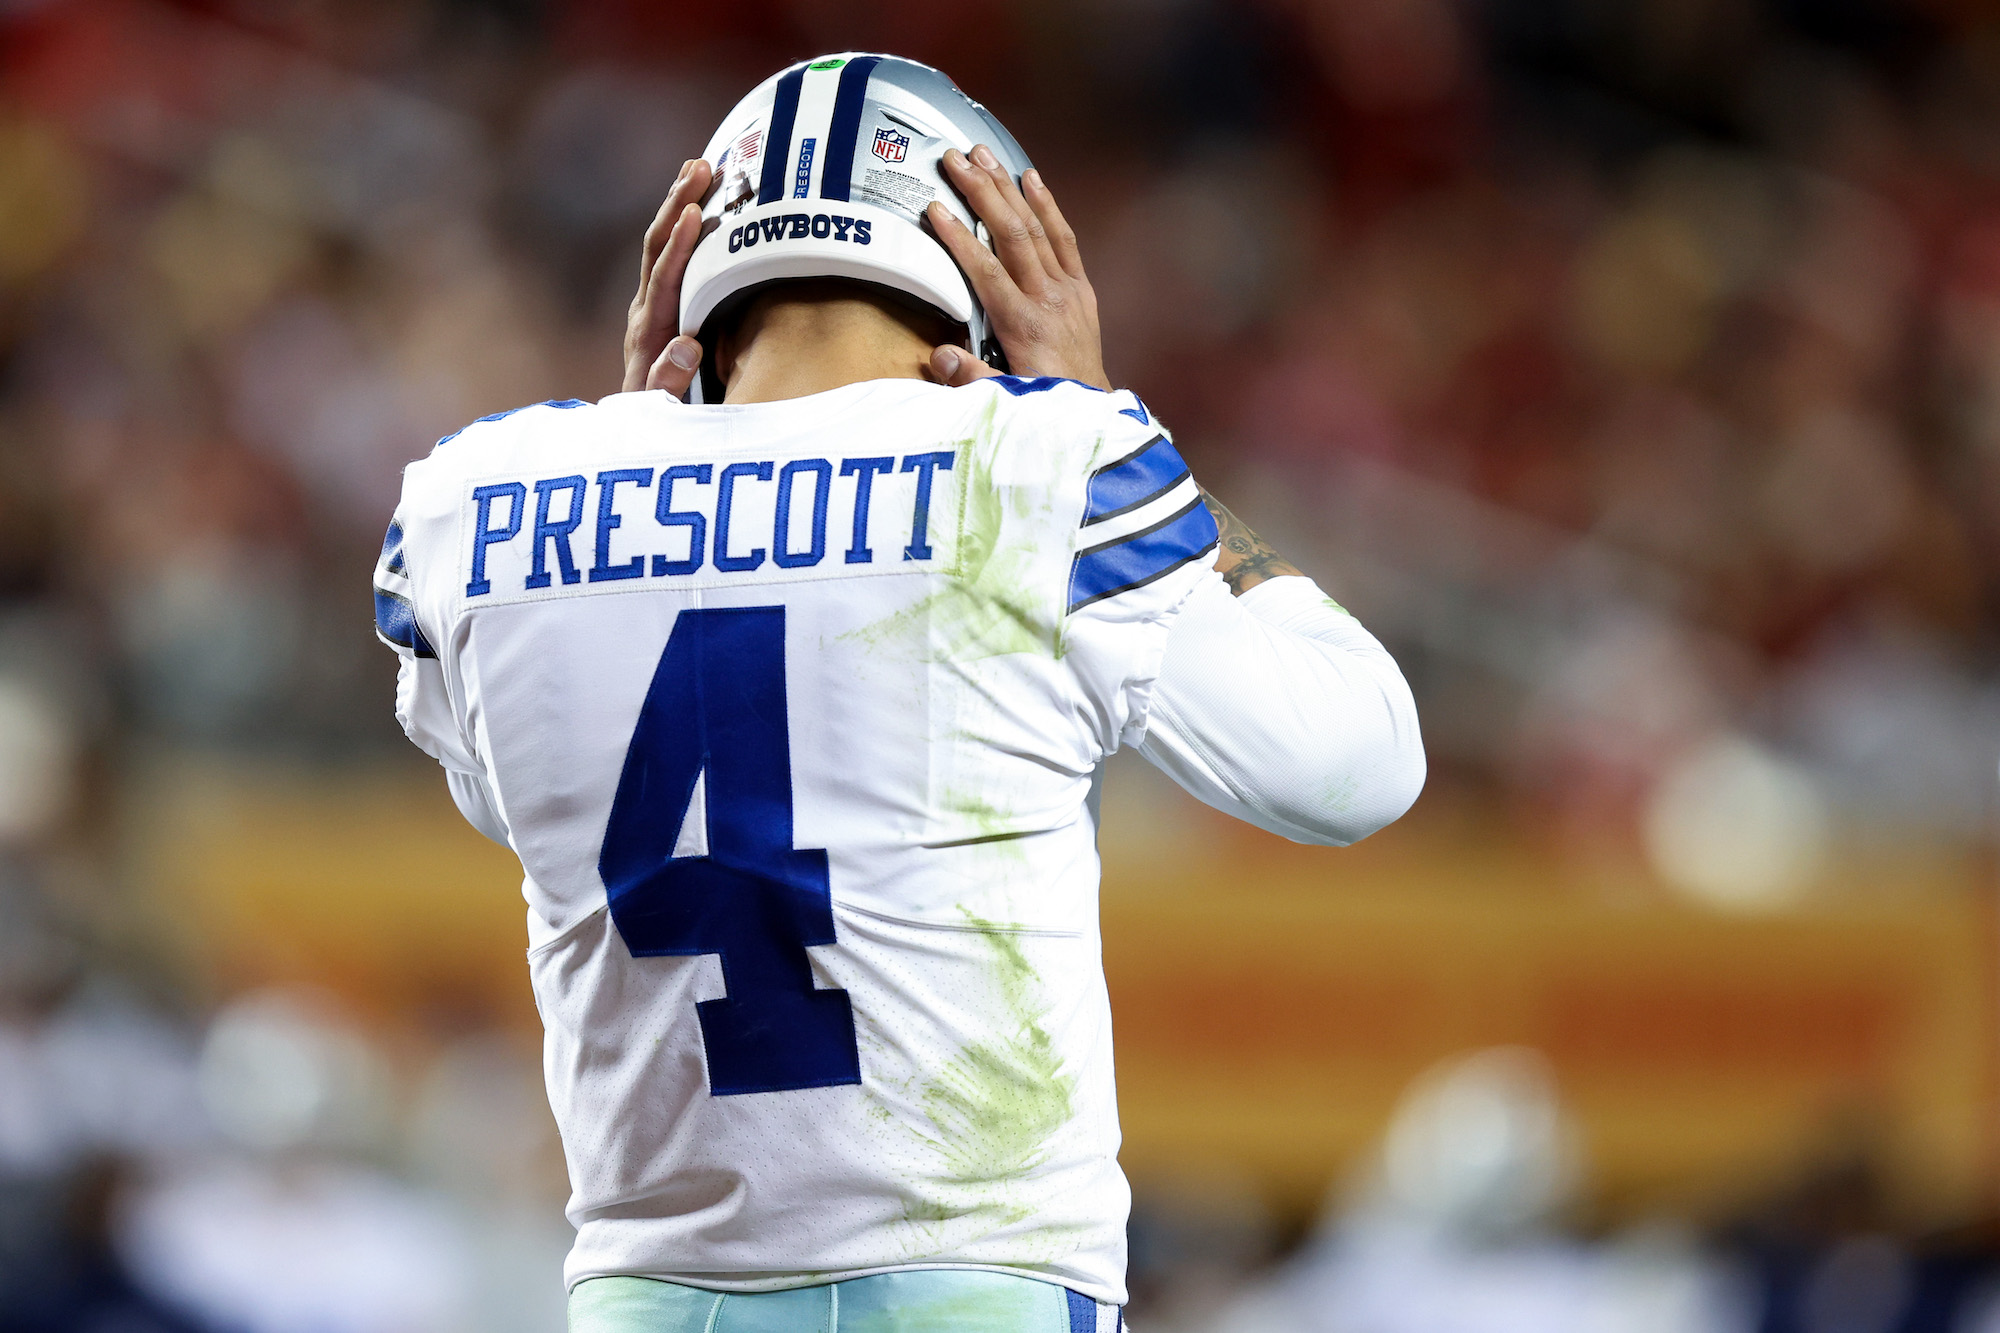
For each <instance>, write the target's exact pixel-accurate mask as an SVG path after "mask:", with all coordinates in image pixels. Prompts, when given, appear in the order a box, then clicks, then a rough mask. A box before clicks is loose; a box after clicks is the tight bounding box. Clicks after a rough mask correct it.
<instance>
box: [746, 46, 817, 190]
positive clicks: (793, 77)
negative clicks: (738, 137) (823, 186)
mask: <svg viewBox="0 0 2000 1333" xmlns="http://www.w3.org/2000/svg"><path fill="white" fill-rule="evenodd" d="M805 81H806V72H805V70H804V69H803V68H800V69H795V70H793V71H792V72H791V73H789V74H787V75H785V76H784V77H783V78H781V79H779V80H778V97H777V101H776V102H774V103H773V104H772V106H771V129H770V132H769V133H768V134H766V135H765V136H764V175H763V177H762V179H760V180H759V181H758V182H757V202H758V203H760V204H771V203H776V202H777V201H778V200H780V199H783V198H784V197H785V169H786V168H787V167H788V166H790V165H791V161H792V122H793V121H795V120H797V119H798V115H799V87H800V85H802V84H804V83H805Z"/></svg>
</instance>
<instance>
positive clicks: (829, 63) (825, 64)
mask: <svg viewBox="0 0 2000 1333" xmlns="http://www.w3.org/2000/svg"><path fill="white" fill-rule="evenodd" d="M846 63H847V62H846V61H845V60H818V61H814V62H813V63H812V64H810V65H807V66H806V68H807V69H839V68H840V67H841V66H842V65H845V64H846Z"/></svg>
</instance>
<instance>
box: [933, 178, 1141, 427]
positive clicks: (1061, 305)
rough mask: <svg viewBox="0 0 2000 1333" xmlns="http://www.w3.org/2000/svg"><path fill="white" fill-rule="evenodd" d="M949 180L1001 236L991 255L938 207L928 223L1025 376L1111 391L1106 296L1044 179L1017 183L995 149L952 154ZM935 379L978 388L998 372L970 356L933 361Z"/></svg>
mask: <svg viewBox="0 0 2000 1333" xmlns="http://www.w3.org/2000/svg"><path fill="white" fill-rule="evenodd" d="M944 167H945V173H946V174H947V175H948V176H949V177H950V178H951V180H952V182H953V183H954V184H956V185H957V186H958V189H959V193H961V194H963V195H964V196H965V198H966V201H967V202H968V203H970V204H971V205H972V211H973V212H974V213H976V214H978V216H979V219H980V221H982V222H984V223H985V224H986V230H987V231H988V232H990V233H991V234H992V236H993V249H991V250H989V249H987V248H986V247H985V246H984V245H983V244H981V243H980V240H979V238H978V237H977V236H976V235H974V234H973V232H972V229H971V228H969V227H967V226H966V225H965V224H964V223H963V222H960V221H959V220H958V218H957V217H956V216H955V215H954V214H953V213H952V211H951V210H950V209H948V208H946V207H945V206H944V205H943V204H940V203H933V204H932V205H931V206H930V207H929V208H928V209H927V210H926V211H925V216H926V217H927V218H928V219H929V220H930V224H931V230H932V231H934V232H936V233H937V238H938V240H940V241H942V242H943V243H944V246H945V248H946V249H947V250H949V251H951V254H952V257H953V258H954V259H956V260H957V261H958V266H959V267H960V268H961V269H963V270H964V271H965V276H966V277H967V279H968V280H970V281H971V283H972V290H973V292H974V293H975V294H976V295H977V296H978V297H979V304H980V305H981V306H983V307H984V308H985V310H986V315H987V318H988V319H990V320H992V321H993V332H994V335H995V336H996V337H998V338H999V340H1000V346H1001V347H1002V348H1003V349H1004V350H1005V351H1006V353H1007V364H1008V366H1009V367H1010V368H1011V369H1012V370H1013V372H1014V373H1015V374H1016V375H1058V376H1061V377H1062V378H1064V379H1072V380H1081V381H1082V382H1083V383H1085V384H1094V385H1096V386H1097V387H1098V388H1100V389H1109V388H1110V387H1111V381H1110V380H1109V379H1108V378H1106V376H1105V374H1104V340H1103V337H1102V336H1101V334H1100V333H1099V332H1098V327H1097V293H1096V292H1094V291H1092V290H1091V286H1090V279H1089V278H1087V277H1085V276H1084V272H1083V257H1082V255H1080V254H1079V253H1078V252H1077V248H1076V233H1075V232H1073V231H1071V230H1070V226H1069V223H1067V222H1066V221H1064V220H1063V215H1062V211H1061V210H1060V209H1058V208H1057V207H1056V197H1055V194H1054V193H1053V192H1052V191H1050V189H1049V187H1048V185H1047V184H1046V183H1044V182H1043V180H1042V174H1041V173H1040V172H1039V171H1033V170H1030V171H1029V172H1028V173H1027V175H1026V176H1024V177H1023V178H1022V185H1025V186H1026V193H1025V195H1024V194H1023V192H1022V187H1021V186H1017V185H1016V184H1015V183H1014V178H1013V177H1012V176H1011V175H1009V174H1008V172H1007V169H1006V168H1005V167H1003V166H1001V165H1000V162H999V159H997V158H995V157H994V156H993V154H992V152H991V151H990V150H988V149H987V148H986V146H985V145H983V144H982V145H980V146H979V147H976V148H974V149H973V150H972V155H971V156H970V157H967V156H966V155H965V154H963V153H961V152H959V151H958V150H957V149H952V150H950V151H948V152H946V153H945V155H944ZM931 373H932V374H933V375H936V376H937V378H938V379H939V380H940V381H941V382H942V383H945V384H950V385H960V384H969V383H971V382H972V381H973V380H976V379H984V378H986V377H987V376H989V375H994V374H998V373H999V372H997V371H995V370H994V369H993V368H992V367H990V366H988V365H986V364H985V363H984V362H982V361H980V359H979V358H978V357H976V356H973V355H972V354H970V353H969V352H966V351H965V350H963V349H962V348H956V347H940V348H938V349H937V350H936V351H934V352H932V353H931Z"/></svg>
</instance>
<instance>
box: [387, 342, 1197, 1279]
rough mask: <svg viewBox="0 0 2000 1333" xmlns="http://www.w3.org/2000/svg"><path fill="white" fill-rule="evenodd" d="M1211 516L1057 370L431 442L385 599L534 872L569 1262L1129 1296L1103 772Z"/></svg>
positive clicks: (1145, 435)
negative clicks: (924, 1275)
mask: <svg viewBox="0 0 2000 1333" xmlns="http://www.w3.org/2000/svg"><path fill="white" fill-rule="evenodd" d="M1215 540H1216V527H1215V524H1214V522H1213V520H1212V519H1211V518H1210V516H1209V514H1208V512H1207V509H1206V508H1205V506H1204V505H1203V504H1202V501H1201V496H1200V494H1199V492H1198V490H1197V488H1196V486H1195V483H1194V482H1193V480H1192V479H1191V478H1190V477H1189V475H1188V470H1187V468H1186V466H1185V465H1184V464H1183V463H1182V461H1181V459H1180V457H1179V456H1178V455H1177V454H1176V453H1175V451H1174V448H1173V445H1172V443H1171V442H1170V441H1169V440H1168V438H1167V436H1166V435H1165V433H1164V432H1163V431H1162V430H1161V429H1160V427H1159V426H1158V425H1157V424H1156V423H1155V422H1153V421H1152V420H1151V419H1150V418H1149V416H1148V414H1147V411H1146V409H1145V407H1144V406H1143V404H1141V403H1140V402H1139V401H1138V400H1137V399H1136V398H1135V397H1133V396H1132V395H1130V394H1128V393H1116V394H1108V393H1101V392H1098V391H1097V390H1094V389H1091V388H1088V387H1086V386H1083V385H1079V384H1076V383H1073V382H1070V381H1059V380H1020V379H1000V380H986V381H982V382H980V383H977V384H974V385H970V386H967V387H964V388H959V389H950V388H945V387H942V386H938V385H932V384H927V383H923V382H919V381H911V380H883V381H874V382H869V383H862V384H854V385H849V386H846V387H844V388H840V389H835V390H832V391H829V392H826V393H821V394H816V395H813V396H810V397H806V398H799V399H793V400H788V401H784V402H775V403H763V404H755V405H743V406H727V405H722V406H690V405H686V404H682V403H680V402H678V401H676V400H674V399H673V398H671V397H669V396H668V395H667V394H664V393H657V392H654V393H625V394H617V395H614V396H612V397H610V398H607V399H605V400H604V401H603V402H601V403H598V404H595V405H591V404H585V403H580V402H566V403H550V404H544V405H541V406H538V407H530V408H526V409H523V410H520V411H517V412H512V413H506V414H502V415H500V416H496V417H490V418H485V419H483V420H482V421H480V422H478V423H475V424H474V425H473V426H471V427H469V428H467V429H466V430H465V431H463V432H461V433H460V434H458V435H456V436H453V437H450V438H448V439H447V440H445V441H443V442H441V443H440V445H439V447H438V448H437V450H436V451H435V452H434V453H433V454H432V455H431V456H430V457H429V458H427V459H425V460H423V461H422V462H419V463H416V464H413V465H412V466H411V467H410V468H409V470H408V473H407V476H406V479H405V482H404V488H403V499H402V503H401V506H400V507H399V509H398V512H397V516H396V522H395V524H394V526H393V527H392V528H391V529H390V533H389V538H388V540H387V542H386V543H385V544H384V549H383V556H382V562H381V564H380V566H379V567H378V571H377V578H376V589H377V591H376V608H377V621H378V628H379V630H380V632H381V634H382V636H383V637H384V638H385V639H386V640H387V641H389V642H390V643H391V644H392V645H393V646H395V647H396V648H397V650H398V651H399V653H401V654H402V657H403V661H402V674H401V680H400V687H399V692H398V715H399V717H400V719H401V720H402V722H403V725H404V727H405V728H406V730H408V731H409V733H410V735H411V737H412V738H413V739H414V740H415V741H416V742H417V743H418V744H419V745H420V746H422V747H423V748H424V749H425V750H426V751H427V752H429V753H430V754H432V755H433V756H435V757H436V758H438V759H439V760H440V761H441V762H442V763H443V764H444V765H445V766H446V768H447V769H449V770H452V771H453V773H454V774H455V775H456V776H455V778H454V789H455V791H457V792H459V793H460V795H461V804H466V803H467V802H468V800H469V801H470V802H471V803H472V804H473V805H480V804H484V805H486V806H487V807H488V814H487V816H486V818H485V819H483V820H481V821H480V822H482V823H485V824H487V825H488V826H489V827H490V828H491V829H492V831H494V832H496V833H497V834H500V835H503V836H504V837H505V838H506V840H507V841H508V842H509V844H510V845H511V846H512V847H513V848H514V850H515V851H516V852H517V853H518V854H519V855H520V858H521V862H522V866H523V868H524V870H525V872H526V879H525V882H524V884H523V892H524V893H525V895H526V897H527V902H528V933H529V946H530V947H529V951H528V961H529V966H530V969H531V972H532V976H533V982H534V990H535V997H536V1001H537V1004H538V1005H539V1007H540V1010H541V1015H542V1019H543V1021H544V1023H545V1024H546V1027H547V1044H546V1071H547V1076H548V1087H549V1095H550V1100H551V1102H552V1104H553V1106H554V1109H555V1113H556V1118H557V1121H558V1122H559V1124H560V1126H561V1130H562V1138H563V1145H564V1149H565V1152H566V1153H567V1156H568V1162H569V1170H570V1178H571V1181H572V1184H573V1187H574V1195H573V1197H572V1199H571V1203H570V1208H569V1216H570V1219H571V1221H572V1222H574V1223H575V1225H576V1227H577V1241H576V1246H575V1249H574V1250H573V1251H572V1252H571V1255H570V1259H569V1263H568V1268H567V1276H568V1279H569V1281H570V1282H571V1283H572V1284H574V1283H575V1282H577V1281H580V1280H582V1279H584V1278H588V1277H593V1276H598V1275H604V1274H617V1273H625V1274H640V1275H651V1276H658V1277H671V1278H675V1279H679V1280H683V1281H688V1282H692V1283H695V1284H698V1285H704V1286H710V1287H715V1288H720V1289H736V1290H757V1289H765V1288H775V1287H783V1286H794V1285H803V1284H806V1283H812V1282H825V1281H831V1280H837V1279H841V1278H847V1277H854V1276H859V1275H862V1274H867V1273H876V1272H883V1271H888V1270H894V1269H899V1268H912V1267H953V1266H964V1267H974V1268H992V1269H1000V1270H1005V1271H1010V1272H1018V1273H1023V1274H1028V1275H1032V1276H1036V1277H1040V1278H1044V1279H1046V1280H1050V1281H1054V1282H1059V1283H1061V1284H1063V1285H1065V1286H1068V1287H1070V1288H1072V1289H1073V1290H1076V1291H1080V1292H1082V1293H1084V1294H1086V1295H1088V1296H1091V1297H1093V1298H1096V1299H1098V1300H1101V1301H1107V1302H1113V1303H1122V1302H1123V1301H1124V1300H1125V1289H1124V1245H1125V1239H1124V1229H1125V1221H1126V1214H1127V1210H1128V1203H1129V1195H1128V1191H1127V1187H1126V1184H1125V1180H1124V1178H1123V1176H1122V1174H1121V1173H1120V1170H1119V1167H1118V1163H1117V1160H1116V1155H1117V1151H1118V1142H1119V1132H1118V1118H1117V1111H1116V1107H1115V1104H1114V1098H1113V1088H1112V1061H1111V1027H1110V1011H1109V1007H1108V1004H1107V1001H1106V995H1105V986H1104V975H1103V969H1102V965H1101V961H1100V951H1099V938H1098V922H1097V916H1098V913H1097V890H1098V857H1097V848H1096V842H1095V818H1094V814H1093V813H1092V809H1091V793H1092V790H1093V775H1094V773H1095V772H1096V770H1097V767H1098V765H1099V763H1100V761H1101V760H1103V759H1104V757H1105V756H1106V755H1107V754H1109V753H1110V752H1111V751H1112V750H1114V749H1116V748H1118V746H1119V744H1120V743H1121V739H1124V738H1127V737H1128V736H1136V735H1137V732H1138V730H1139V729H1141V728H1143V726H1144V719H1145V715H1146V710H1147V706H1148V695H1149V690H1150V689H1151V686H1152V682H1153V680H1154V678H1155V676H1156V675H1157V673H1158V671H1159V669H1160V662H1161V658H1162V654H1163V652H1164V651H1165V647H1166V643H1167V633H1168V628H1169V626H1170V624H1171V623H1172V621H1173V619H1174V616H1175V614H1176V609H1177V607H1178V606H1179V605H1180V604H1181V603H1182V602H1183V601H1184V599H1186V598H1187V597H1188V595H1189V593H1190V591H1191V590H1192V589H1194V588H1195V587H1196V585H1197V582H1198V580H1200V579H1202V578H1203V577H1206V578H1207V579H1209V580H1211V581H1213V580H1214V578H1215V576H1214V574H1213V572H1212V571H1211V570H1210V569H1209V565H1210V563H1211V561H1212V556H1213V549H1214V543H1215ZM1225 600H1226V599H1225Z"/></svg>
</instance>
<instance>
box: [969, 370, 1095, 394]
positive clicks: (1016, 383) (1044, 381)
mask: <svg viewBox="0 0 2000 1333" xmlns="http://www.w3.org/2000/svg"><path fill="white" fill-rule="evenodd" d="M986 378H987V382H988V383H992V384H997V385H999V386H1000V387H1001V388H1003V389H1005V390H1006V391H1007V392H1008V393H1011V394H1013V395H1014V396H1015V397H1016V398H1020V397H1022V396H1024V395H1026V394H1031V393H1043V392H1045V391H1047V390H1049V389H1053V388H1055V387H1056V385H1058V384H1074V385H1075V386H1076V387H1077V388H1079V389H1088V390H1090V391H1091V392H1092V393H1103V392H1104V390H1102V389H1100V388H1098V387H1097V386H1096V385H1095V384H1085V383H1084V382H1083V381H1082V380H1069V379H1064V378H1063V377H1062V376H1060V375H1037V376H1036V377H1035V378H1034V379H1031V380H1024V379H1022V378H1021V377H1020V376H1019V375H989V376H987V377H986Z"/></svg>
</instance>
